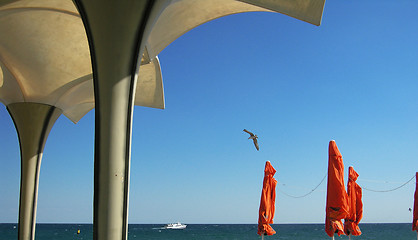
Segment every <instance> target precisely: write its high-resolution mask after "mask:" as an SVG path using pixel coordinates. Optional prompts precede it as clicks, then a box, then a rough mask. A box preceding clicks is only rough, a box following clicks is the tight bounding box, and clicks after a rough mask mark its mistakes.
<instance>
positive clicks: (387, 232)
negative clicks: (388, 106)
mask: <svg viewBox="0 0 418 240" xmlns="http://www.w3.org/2000/svg"><path fill="white" fill-rule="evenodd" d="M162 226H163V225H155V224H130V225H129V230H128V231H129V233H128V239H135V240H137V239H143V240H212V239H222V240H223V239H224V240H250V239H251V240H253V239H261V237H260V236H258V235H257V225H256V224H208V225H206V224H188V225H187V228H186V229H184V230H168V229H162ZM272 226H273V228H274V229H275V230H276V232H277V233H276V234H275V235H273V236H266V237H265V238H264V239H265V240H273V239H283V240H285V239H291V240H308V239H309V240H319V239H331V238H330V237H328V235H326V233H325V231H324V224H278V225H277V224H273V225H272ZM360 228H361V230H362V232H363V234H362V235H361V236H352V237H351V239H353V240H371V239H376V240H415V239H417V234H416V232H413V231H412V230H411V224H409V223H395V224H360ZM77 230H80V234H77ZM92 231H93V226H92V225H91V224H37V227H36V233H35V240H92V239H93V232H92ZM14 239H17V224H0V240H14ZM335 239H348V237H347V236H341V237H338V236H335Z"/></svg>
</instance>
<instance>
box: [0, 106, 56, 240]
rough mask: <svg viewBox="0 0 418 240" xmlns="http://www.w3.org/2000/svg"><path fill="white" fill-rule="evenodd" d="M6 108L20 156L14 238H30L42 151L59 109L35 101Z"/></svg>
mask: <svg viewBox="0 0 418 240" xmlns="http://www.w3.org/2000/svg"><path fill="white" fill-rule="evenodd" d="M7 110H8V111H9V113H10V115H11V117H12V118H13V122H14V124H15V127H16V130H17V133H18V136H19V144H20V155H21V173H20V198H19V227H18V239H19V240H34V239H35V224H36V206H37V199H38V183H39V171H40V168H41V160H42V153H43V150H44V146H45V143H46V139H47V138H48V134H49V132H50V131H51V128H52V126H53V125H54V123H55V121H56V120H57V119H58V117H59V116H60V115H61V113H62V111H61V110H60V109H57V108H55V107H53V106H50V105H45V104H39V103H12V104H9V105H8V106H7Z"/></svg>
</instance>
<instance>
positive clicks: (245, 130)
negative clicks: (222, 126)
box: [243, 129, 254, 136]
mask: <svg viewBox="0 0 418 240" xmlns="http://www.w3.org/2000/svg"><path fill="white" fill-rule="evenodd" d="M243 131H244V132H246V133H249V134H250V135H251V136H254V134H253V133H252V132H250V131H248V130H247V129H244V130H243Z"/></svg>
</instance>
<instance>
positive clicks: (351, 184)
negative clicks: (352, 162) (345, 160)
mask: <svg viewBox="0 0 418 240" xmlns="http://www.w3.org/2000/svg"><path fill="white" fill-rule="evenodd" d="M358 176H359V175H358V173H357V172H356V171H354V168H353V167H351V166H350V167H349V168H348V182H347V195H348V205H349V213H348V216H347V217H346V218H345V220H344V232H345V234H346V235H354V236H359V235H361V231H360V228H359V226H358V224H359V223H360V220H361V219H362V218H363V202H362V200H361V197H362V190H361V187H360V186H359V185H358V184H357V183H356V180H357V178H358Z"/></svg>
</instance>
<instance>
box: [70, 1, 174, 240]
mask: <svg viewBox="0 0 418 240" xmlns="http://www.w3.org/2000/svg"><path fill="white" fill-rule="evenodd" d="M74 2H75V4H76V6H77V8H78V10H79V12H80V15H81V17H82V20H83V23H84V26H85V28H86V32H87V37H88V40H89V46H90V52H91V57H92V68H93V81H94V94H95V102H96V105H95V108H96V110H95V114H96V115H95V127H96V128H95V149H94V150H95V153H94V154H95V156H94V210H93V212H94V213H93V239H95V240H125V239H127V233H128V199H129V174H130V173H129V170H130V157H131V128H132V112H133V100H134V97H135V87H136V86H135V85H136V81H137V73H138V70H139V64H140V61H141V56H142V53H143V51H144V42H145V39H146V38H147V36H148V34H149V32H150V29H151V27H152V25H153V24H154V22H155V20H156V17H157V16H158V15H159V13H160V12H161V10H162V9H163V8H164V7H165V4H166V2H167V1H165V0H160V1H158V0H157V1H152V0H141V1H138V0H119V1H114V0H74Z"/></svg>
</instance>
